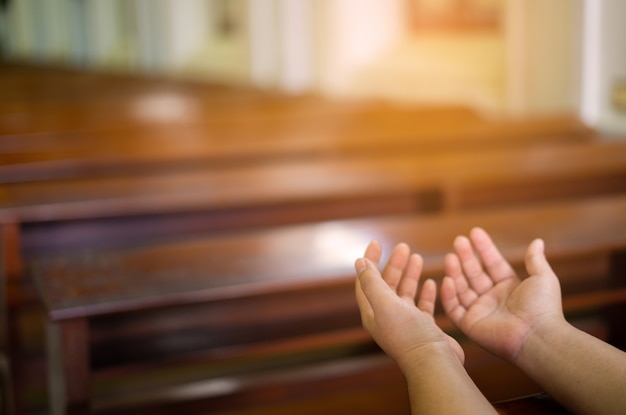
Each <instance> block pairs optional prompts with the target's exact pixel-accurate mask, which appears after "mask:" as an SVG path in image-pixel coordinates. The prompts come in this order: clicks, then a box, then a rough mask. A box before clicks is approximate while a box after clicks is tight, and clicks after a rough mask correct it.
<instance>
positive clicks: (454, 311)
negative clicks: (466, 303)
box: [441, 276, 467, 327]
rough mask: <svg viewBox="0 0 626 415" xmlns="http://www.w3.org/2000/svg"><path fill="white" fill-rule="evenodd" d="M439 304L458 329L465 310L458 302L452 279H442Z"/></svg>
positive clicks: (455, 287)
mask: <svg viewBox="0 0 626 415" xmlns="http://www.w3.org/2000/svg"><path fill="white" fill-rule="evenodd" d="M441 304H442V305H443V310H444V311H445V312H446V315H447V316H448V317H449V318H450V320H452V322H453V323H454V324H455V325H456V326H457V327H460V325H461V321H462V320H463V317H465V314H466V313H467V310H466V309H465V307H463V305H462V304H461V302H460V301H459V297H458V296H457V286H456V284H455V282H454V279H452V278H451V277H448V276H446V277H444V278H443V282H442V283H441Z"/></svg>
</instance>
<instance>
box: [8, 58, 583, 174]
mask: <svg viewBox="0 0 626 415" xmlns="http://www.w3.org/2000/svg"><path fill="white" fill-rule="evenodd" d="M0 91H2V93H0V161H1V163H0V164H2V165H1V166H0V182H16V181H29V180H44V179H51V178H63V177H65V178H67V177H77V176H78V177H80V176H85V175H94V174H95V175H107V174H117V173H119V171H120V170H123V171H127V172H132V173H136V172H146V171H153V170H154V169H163V168H166V169H170V170H171V169H174V170H180V169H182V170H185V169H189V167H190V166H192V167H197V166H198V165H202V166H204V167H205V168H206V167H207V166H215V165H232V164H238V165H241V164H244V165H245V164H249V163H258V162H262V161H265V162H268V161H273V160H277V159H278V160H283V159H285V158H289V159H291V160H294V159H296V158H298V159H303V158H304V159H309V158H312V157H322V156H323V157H344V156H353V155H355V154H376V155H378V154H381V153H389V152H392V153H406V152H410V153H424V152H441V151H442V150H444V151H455V150H463V149H477V148H483V149H486V148H492V147H511V146H518V145H523V146H525V145H530V144H542V143H546V142H553V143H562V142H574V141H579V142H586V141H589V140H591V139H592V136H593V132H592V131H591V130H590V129H589V128H587V127H585V126H584V125H583V124H582V123H581V122H580V120H578V119H577V118H576V117H572V116H568V115H565V116H553V117H543V118H536V119H524V120H519V119H486V118H484V117H481V116H479V115H478V114H476V113H474V112H472V111H471V110H468V109H467V108H459V107H434V108H433V107H424V106H415V105H412V106H411V105H404V106H403V105H398V104H394V105H392V104H387V103H381V102H362V101H347V102H346V101H337V100H329V99H322V98H320V97H314V96H290V97H286V96H281V95H278V94H271V93H265V92H260V91H254V90H245V89H236V88H230V89H229V88H225V87H216V86H212V85H203V84H199V83H196V84H194V83H184V82H173V81H168V80H158V79H143V78H128V77H123V76H111V75H108V76H107V75H102V74H100V75H99V74H89V73H84V72H77V73H73V72H71V71H49V70H45V69H41V70H39V71H38V70H37V69H36V68H25V69H24V70H23V71H22V70H21V69H20V67H19V66H18V67H13V66H6V65H4V66H0Z"/></svg>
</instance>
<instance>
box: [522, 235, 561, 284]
mask: <svg viewBox="0 0 626 415" xmlns="http://www.w3.org/2000/svg"><path fill="white" fill-rule="evenodd" d="M544 249H545V243H544V241H543V239H535V240H534V241H532V242H531V243H530V245H528V249H527V250H526V256H525V260H524V262H525V264H526V271H528V275H540V276H545V275H552V276H554V271H552V267H551V266H550V264H549V263H548V260H547V259H546V255H545V253H544Z"/></svg>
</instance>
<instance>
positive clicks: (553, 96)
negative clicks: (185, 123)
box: [0, 0, 626, 132]
mask: <svg viewBox="0 0 626 415" xmlns="http://www.w3.org/2000/svg"><path fill="white" fill-rule="evenodd" d="M1 3H2V6H1V7H2V9H1V10H2V15H1V17H0V19H1V20H0V27H1V31H0V36H1V43H0V44H1V48H2V55H3V56H4V57H5V58H10V59H13V60H26V61H34V62H41V63H46V64H50V63H54V64H59V65H69V66H76V67H85V68H97V69H99V70H105V71H121V72H137V73H149V74H160V75H168V76H172V77H186V78H195V79H206V80H210V81H213V82H219V83H226V84H236V85H249V86H254V87H259V88H263V89H271V90H278V91H281V92H287V93H302V92H315V93H321V94H324V95H328V96H332V97H379V98H385V99H391V100H398V101H404V102H407V101H408V102H417V103H426V104H429V103H436V104H441V103H443V104H449V103H452V104H461V105H468V106H471V107H473V108H475V109H477V110H479V111H482V112H484V113H485V114H488V115H493V116H498V115H503V114H504V115H521V116H528V115H536V114H549V113H564V112H569V113H571V112H574V113H580V114H581V115H582V117H583V118H584V120H585V121H586V122H588V123H589V124H590V125H593V126H594V127H598V128H599V129H602V130H604V131H608V132H624V131H626V121H625V115H624V112H623V111H624V109H623V108H624V107H625V106H626V105H625V104H624V95H625V92H624V89H625V87H624V83H625V82H626V53H624V52H626V51H625V50H624V47H625V46H624V45H626V25H624V24H623V23H624V21H625V19H626V4H625V3H624V2H623V1H621V0H552V1H549V2H546V1H541V0H46V1H38V0H4V1H2V2H1Z"/></svg>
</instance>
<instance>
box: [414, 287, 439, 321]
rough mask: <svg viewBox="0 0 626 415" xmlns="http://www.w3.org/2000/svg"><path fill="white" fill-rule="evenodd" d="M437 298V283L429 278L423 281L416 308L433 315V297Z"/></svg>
mask: <svg viewBox="0 0 626 415" xmlns="http://www.w3.org/2000/svg"><path fill="white" fill-rule="evenodd" d="M436 298H437V284H435V281H433V280H431V279H427V280H426V281H424V284H423V285H422V291H420V296H419V299H418V301H417V308H419V309H420V310H422V311H423V312H425V313H428V314H430V315H431V316H433V315H434V314H435V299H436Z"/></svg>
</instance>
